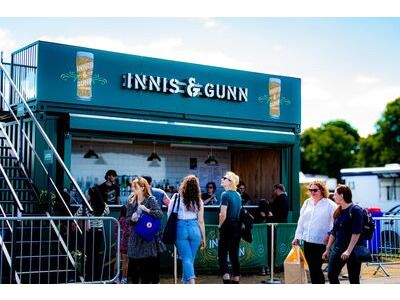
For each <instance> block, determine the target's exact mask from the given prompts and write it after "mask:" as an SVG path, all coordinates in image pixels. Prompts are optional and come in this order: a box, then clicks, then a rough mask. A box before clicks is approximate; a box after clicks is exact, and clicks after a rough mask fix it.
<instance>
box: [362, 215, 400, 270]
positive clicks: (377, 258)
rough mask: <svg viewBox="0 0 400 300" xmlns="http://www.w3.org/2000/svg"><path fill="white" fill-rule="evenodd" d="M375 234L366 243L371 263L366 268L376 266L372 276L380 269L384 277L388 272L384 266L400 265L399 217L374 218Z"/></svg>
mask: <svg viewBox="0 0 400 300" xmlns="http://www.w3.org/2000/svg"><path fill="white" fill-rule="evenodd" d="M373 219H374V221H375V232H374V236H373V238H372V239H371V240H370V241H368V242H367V247H368V248H369V250H370V251H371V254H372V261H371V262H368V263H367V266H374V265H376V266H377V269H376V270H375V273H374V275H376V273H377V272H378V271H379V270H380V269H381V270H382V271H383V272H384V274H385V275H386V276H389V272H388V271H387V269H385V267H384V266H386V265H395V264H399V263H400V216H385V217H374V218H373Z"/></svg>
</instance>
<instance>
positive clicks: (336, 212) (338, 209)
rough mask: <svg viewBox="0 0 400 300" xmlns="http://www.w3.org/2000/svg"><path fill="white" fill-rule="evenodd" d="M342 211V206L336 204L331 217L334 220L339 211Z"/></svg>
mask: <svg viewBox="0 0 400 300" xmlns="http://www.w3.org/2000/svg"><path fill="white" fill-rule="evenodd" d="M341 211H342V207H341V206H340V205H338V207H337V208H336V210H335V212H334V213H333V219H334V220H336V219H337V218H338V217H339V216H340V212H341Z"/></svg>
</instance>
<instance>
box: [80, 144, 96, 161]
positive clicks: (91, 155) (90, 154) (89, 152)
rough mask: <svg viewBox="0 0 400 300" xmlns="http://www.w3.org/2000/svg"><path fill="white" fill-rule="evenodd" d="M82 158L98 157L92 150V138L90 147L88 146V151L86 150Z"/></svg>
mask: <svg viewBox="0 0 400 300" xmlns="http://www.w3.org/2000/svg"><path fill="white" fill-rule="evenodd" d="M83 158H90V159H93V158H99V156H98V155H97V153H96V152H94V150H93V146H92V140H90V148H89V150H88V152H86V154H85V155H84V156H83Z"/></svg>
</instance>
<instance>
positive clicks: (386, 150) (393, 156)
mask: <svg viewBox="0 0 400 300" xmlns="http://www.w3.org/2000/svg"><path fill="white" fill-rule="evenodd" d="M376 130H377V133H378V135H379V138H378V143H379V146H381V147H382V150H381V156H380V163H381V164H387V163H396V162H400V161H399V160H400V98H397V99H396V100H394V101H393V102H390V103H388V104H387V105H386V109H385V112H384V113H383V116H382V118H381V119H380V120H379V121H378V122H377V123H376Z"/></svg>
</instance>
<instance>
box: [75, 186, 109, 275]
mask: <svg viewBox="0 0 400 300" xmlns="http://www.w3.org/2000/svg"><path fill="white" fill-rule="evenodd" d="M88 200H89V203H90V205H91V206H92V208H93V212H89V210H88V209H87V208H86V209H85V211H86V216H88V217H103V216H104V215H108V214H109V213H110V208H109V207H108V205H107V204H106V203H105V202H104V199H103V196H102V194H101V192H100V190H99V188H98V187H97V186H95V187H92V188H90V189H89V193H88ZM75 215H76V216H82V215H83V206H81V207H79V209H78V210H77V212H76V213H75ZM85 225H86V226H85V228H86V230H85V232H84V233H83V235H84V236H85V237H86V238H85V240H86V247H85V245H84V247H83V250H84V251H85V253H86V256H87V260H86V264H85V271H86V275H87V276H86V281H101V280H102V277H103V268H104V261H105V248H106V247H105V243H106V242H105V240H106V238H105V233H104V228H103V227H104V224H103V220H99V219H97V218H94V219H91V220H90V221H86V222H85Z"/></svg>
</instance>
